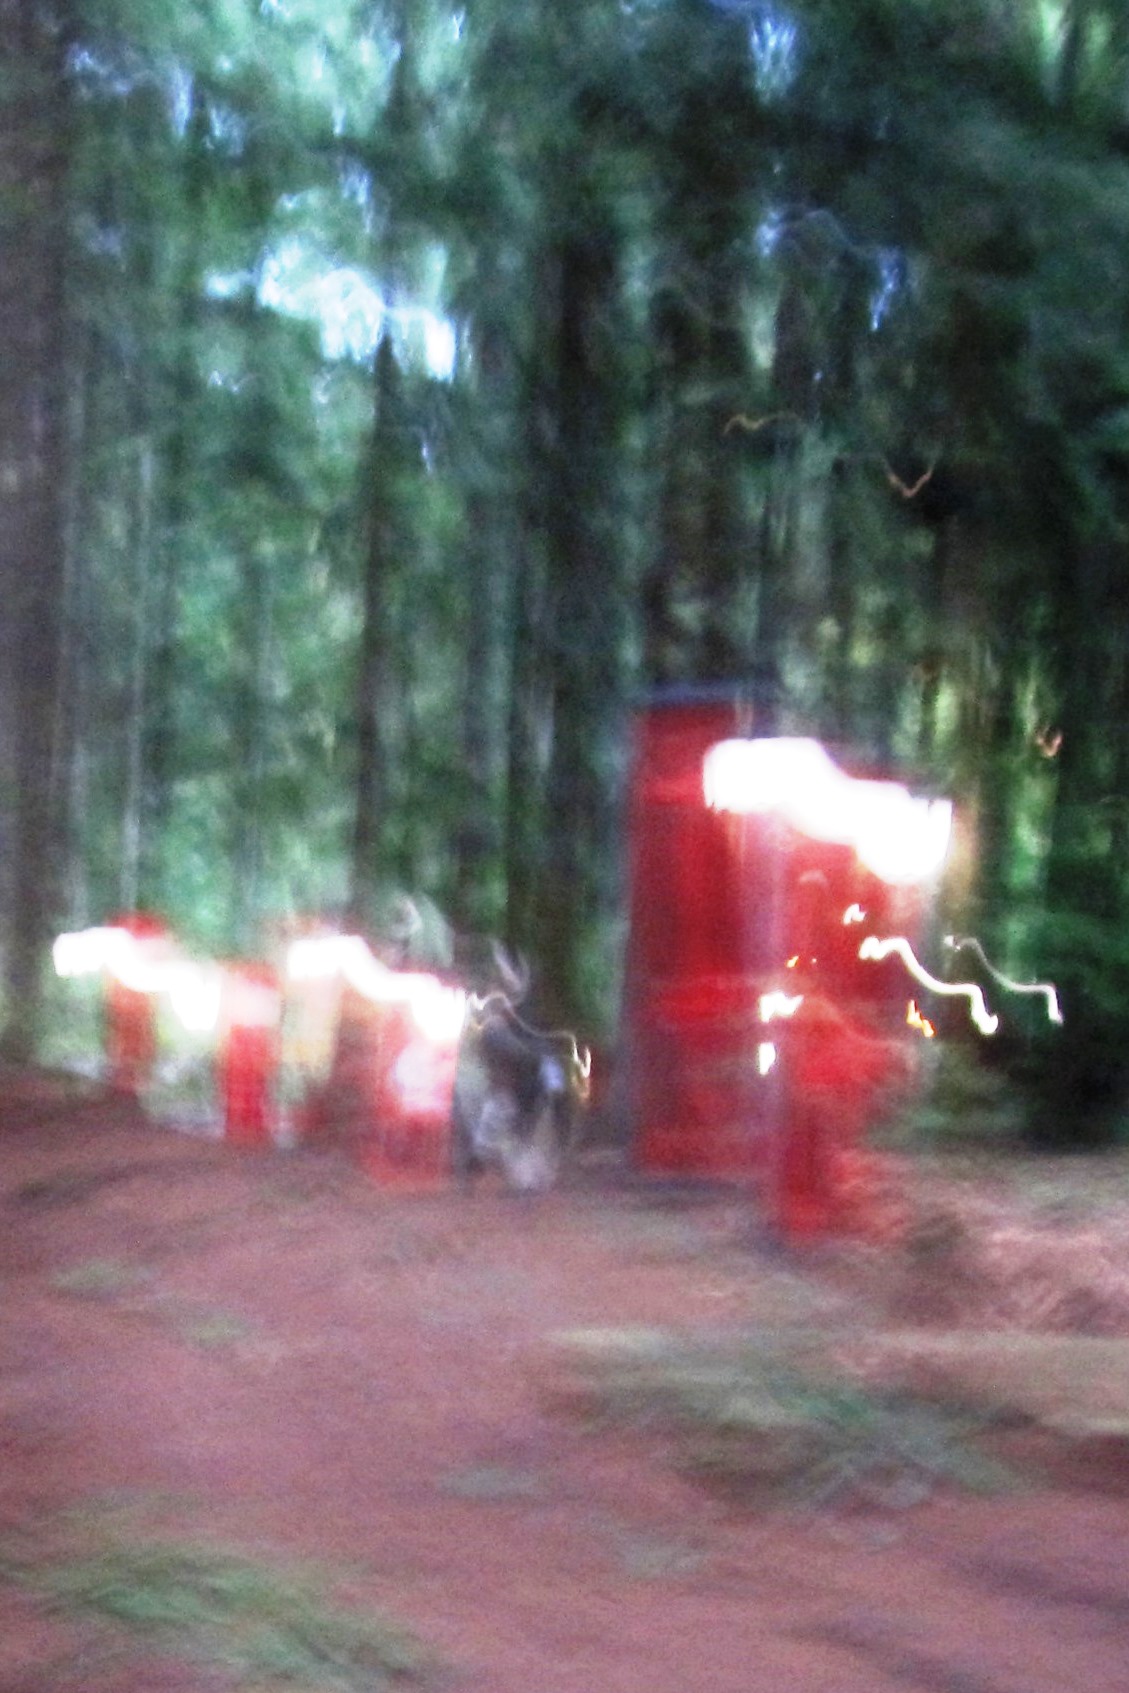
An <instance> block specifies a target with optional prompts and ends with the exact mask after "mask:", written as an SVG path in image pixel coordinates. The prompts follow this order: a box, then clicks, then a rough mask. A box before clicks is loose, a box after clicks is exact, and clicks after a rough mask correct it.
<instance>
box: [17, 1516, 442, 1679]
mask: <svg viewBox="0 0 1129 1693" xmlns="http://www.w3.org/2000/svg"><path fill="white" fill-rule="evenodd" d="M3 1562H4V1573H5V1574H6V1575H7V1576H8V1578H9V1579H11V1580H16V1581H19V1582H20V1583H21V1584H23V1585H26V1586H28V1587H31V1588H32V1589H34V1590H36V1591H37V1592H39V1593H40V1594H41V1595H42V1596H43V1597H44V1598H45V1599H46V1600H47V1601H48V1603H49V1604H50V1605H51V1606H52V1607H55V1608H58V1609H59V1610H62V1611H65V1612H70V1613H79V1614H82V1615H86V1616H91V1617H94V1618H96V1619H98V1620H99V1621H102V1622H104V1623H110V1624H113V1625H116V1627H117V1628H119V1629H121V1630H124V1631H126V1632H127V1633H129V1634H131V1635H134V1636H137V1637H141V1638H143V1639H144V1640H145V1641H146V1642H147V1643H148V1644H149V1645H151V1646H152V1645H156V1646H157V1647H158V1648H160V1649H163V1650H165V1651H167V1652H169V1653H171V1654H175V1655H178V1656H183V1657H190V1658H195V1659H197V1660H202V1661H205V1662H207V1663H210V1664H212V1665H213V1666H216V1667H218V1668H220V1669H221V1670H223V1671H224V1672H225V1673H226V1674H227V1675H229V1676H230V1677H231V1678H232V1679H233V1681H234V1683H235V1685H237V1686H244V1687H250V1686H254V1687H256V1688H259V1687H262V1686H264V1685H270V1686H275V1685H277V1686H279V1687H285V1688H287V1689H292V1690H303V1693H381V1690H383V1689H386V1688H391V1687H393V1686H395V1685H400V1684H402V1683H403V1682H405V1681H419V1680H420V1679H422V1678H423V1677H424V1675H425V1672H426V1670H427V1668H428V1667H429V1661H428V1657H427V1654H426V1653H425V1652H424V1650H423V1648H422V1647H421V1645H420V1643H419V1642H418V1641H417V1640H415V1639H414V1638H413V1637H412V1636H411V1635H410V1634H409V1633H408V1631H407V1630H406V1629H404V1628H402V1627H401V1626H399V1625H398V1624H396V1623H394V1622H392V1621H390V1620H388V1619H387V1618H385V1617H382V1616H380V1615H377V1614H374V1613H372V1612H371V1611H368V1610H366V1611H363V1612H361V1611H358V1610H354V1609H351V1608H347V1607H345V1606H343V1605H341V1604H339V1603H337V1602H335V1601H334V1600H333V1599H332V1598H331V1597H329V1595H328V1593H327V1584H326V1582H325V1580H324V1579H323V1578H322V1577H321V1576H320V1575H318V1574H316V1573H313V1572H307V1571H293V1570H290V1571H282V1570H279V1569H277V1568H275V1567H273V1566H271V1565H268V1564H265V1563H261V1562H258V1561H257V1560H254V1559H251V1558H249V1557H246V1556H244V1555H242V1554H240V1553H236V1552H230V1551H224V1550H217V1549H214V1548H209V1547H203V1546H199V1545H195V1544H191V1543H183V1542H176V1541H144V1540H137V1541H133V1540H129V1539H124V1538H123V1539H110V1540H107V1541H106V1542H105V1543H104V1544H101V1545H98V1546H96V1547H95V1548H94V1549H92V1550H89V1551H87V1552H85V1553H83V1554H82V1555H77V1556H69V1557H68V1556H61V1555H59V1554H58V1553H56V1554H55V1555H54V1556H53V1557H50V1558H46V1559H42V1558H35V1557H28V1556H27V1555H26V1554H25V1555H23V1556H19V1555H12V1554H9V1555H8V1556H7V1557H5V1558H4V1560H3Z"/></svg>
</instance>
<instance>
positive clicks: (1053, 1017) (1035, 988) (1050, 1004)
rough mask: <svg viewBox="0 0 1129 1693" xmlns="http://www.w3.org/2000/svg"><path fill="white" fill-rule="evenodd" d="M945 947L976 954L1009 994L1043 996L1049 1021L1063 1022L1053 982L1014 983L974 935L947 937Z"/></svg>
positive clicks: (993, 978) (994, 979)
mask: <svg viewBox="0 0 1129 1693" xmlns="http://www.w3.org/2000/svg"><path fill="white" fill-rule="evenodd" d="M945 945H946V946H947V947H948V948H949V950H950V951H951V952H974V953H975V954H976V956H977V958H978V959H979V960H980V962H981V964H983V966H984V968H985V970H987V972H988V974H989V976H991V977H992V980H993V981H996V982H998V983H999V984H1000V986H1001V987H1002V988H1006V989H1007V991H1008V992H1009V993H1035V994H1042V996H1043V998H1044V999H1045V1000H1046V1002H1047V1021H1048V1022H1050V1023H1059V1024H1061V1023H1062V1022H1063V1015H1062V1007H1061V1006H1060V1005H1059V1002H1058V992H1057V990H1056V988H1055V986H1054V984H1053V982H1015V981H1013V980H1012V979H1011V977H1010V976H1005V975H1004V973H1003V971H1002V970H997V969H996V967H995V965H994V964H992V963H991V961H990V960H989V958H988V956H987V954H986V953H985V951H984V948H983V947H982V946H981V945H980V942H979V941H978V940H977V939H976V938H975V936H974V935H946V936H945Z"/></svg>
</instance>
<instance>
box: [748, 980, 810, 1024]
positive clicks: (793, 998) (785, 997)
mask: <svg viewBox="0 0 1129 1693" xmlns="http://www.w3.org/2000/svg"><path fill="white" fill-rule="evenodd" d="M759 1003H760V1018H761V1022H762V1023H771V1022H772V1020H773V1018H774V1017H794V1016H795V1015H796V1012H797V1011H798V1010H799V1009H800V1006H801V1005H802V1004H803V1003H804V996H803V994H802V993H796V994H787V993H783V992H782V991H781V989H779V988H773V990H772V991H771V992H770V993H762V994H761V996H760V1002H759Z"/></svg>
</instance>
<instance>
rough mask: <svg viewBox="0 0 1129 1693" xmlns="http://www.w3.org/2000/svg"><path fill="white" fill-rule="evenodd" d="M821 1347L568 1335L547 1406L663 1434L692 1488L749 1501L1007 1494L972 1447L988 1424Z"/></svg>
mask: <svg viewBox="0 0 1129 1693" xmlns="http://www.w3.org/2000/svg"><path fill="white" fill-rule="evenodd" d="M818 1347H819V1337H818V1336H813V1335H810V1334H807V1335H805V1334H802V1333H797V1334H794V1335H791V1336H784V1335H782V1334H780V1333H778V1332H774V1333H772V1334H758V1335H754V1336H751V1337H749V1339H748V1340H747V1342H745V1343H743V1344H741V1343H729V1344H724V1345H709V1344H703V1343H700V1342H698V1343H694V1342H688V1341H684V1340H681V1339H679V1338H678V1337H676V1336H673V1335H666V1334H663V1333H661V1332H655V1333H651V1332H650V1331H645V1332H641V1333H632V1332H629V1331H614V1330H613V1331H607V1332H604V1333H602V1334H599V1335H595V1336H592V1337H590V1338H589V1337H587V1336H585V1335H584V1334H581V1335H579V1336H576V1337H573V1338H572V1340H571V1341H570V1343H569V1344H568V1345H567V1347H566V1349H565V1361H566V1364H565V1367H566V1368H567V1371H568V1375H567V1378H566V1386H565V1388H564V1390H563V1393H562V1391H561V1389H560V1388H559V1387H556V1388H554V1387H553V1385H552V1383H550V1393H551V1397H552V1398H553V1400H554V1402H555V1403H557V1404H560V1405H562V1406H567V1407H568V1408H569V1409H571V1410H573V1411H574V1412H579V1413H581V1414H582V1415H584V1416H585V1417H587V1418H595V1419H597V1420H599V1421H601V1422H603V1423H605V1424H606V1425H609V1426H623V1425H626V1426H628V1427H631V1428H635V1429H638V1430H650V1431H652V1432H654V1431H660V1432H664V1433H666V1434H667V1435H668V1436H672V1437H673V1439H674V1442H675V1448H674V1450H675V1457H676V1460H677V1461H678V1462H679V1463H680V1465H681V1466H683V1467H685V1468H686V1469H687V1471H688V1472H689V1473H690V1474H692V1475H693V1476H695V1477H696V1478H697V1479H698V1480H700V1481H702V1482H704V1483H706V1484H708V1485H709V1486H710V1487H712V1488H715V1489H718V1490H721V1491H723V1492H724V1493H725V1494H726V1495H727V1496H729V1497H736V1498H740V1499H743V1500H745V1501H746V1502H749V1503H758V1504H759V1503H763V1502H764V1501H765V1500H769V1501H773V1500H774V1501H776V1502H778V1503H783V1504H789V1505H792V1506H804V1507H807V1508H822V1507H828V1506H831V1507H834V1506H838V1505H841V1504H852V1503H857V1502H858V1501H859V1500H862V1501H866V1502H869V1503H872V1504H882V1503H885V1504H895V1503H898V1502H911V1501H916V1500H918V1499H920V1498H923V1497H925V1496H927V1495H928V1493H929V1492H931V1491H932V1490H933V1489H934V1488H935V1487H937V1486H949V1487H957V1488H963V1489H966V1490H971V1491H976V1492H995V1491H999V1490H1001V1489H1007V1488H1009V1487H1011V1486H1013V1485H1014V1479H1015V1478H1014V1477H1013V1476H1012V1475H1011V1474H1010V1472H1009V1471H1008V1470H1006V1469H1005V1468H1004V1467H1003V1466H1002V1465H1000V1464H999V1463H997V1462H996V1461H995V1460H993V1459H991V1458H989V1457H987V1456H986V1455H985V1454H984V1452H983V1451H981V1450H978V1446H977V1442H978V1441H979V1440H981V1439H982V1438H983V1436H984V1435H985V1434H986V1433H987V1432H988V1430H989V1426H990V1419H989V1418H986V1417H984V1416H981V1415H974V1414H970V1413H969V1412H968V1411H967V1410H965V1409H964V1408H962V1407H960V1406H958V1405H949V1404H945V1403H944V1402H943V1401H936V1402H933V1401H927V1400H922V1399H916V1398H914V1396H913V1395H911V1394H907V1393H904V1392H900V1391H894V1390H890V1389H884V1388H881V1387H867V1386H863V1385H860V1384H858V1383H856V1382H854V1381H851V1380H850V1379H848V1378H847V1377H842V1378H839V1379H836V1377H835V1376H834V1374H832V1373H829V1372H828V1371H827V1370H826V1368H824V1369H823V1370H822V1371H821V1370H819V1369H818V1368H817V1367H813V1363H812V1359H811V1354H812V1353H813V1351H817V1350H818Z"/></svg>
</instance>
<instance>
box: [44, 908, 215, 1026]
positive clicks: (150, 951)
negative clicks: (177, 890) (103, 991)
mask: <svg viewBox="0 0 1129 1693" xmlns="http://www.w3.org/2000/svg"><path fill="white" fill-rule="evenodd" d="M51 957H52V961H53V963H54V966H55V973H56V975H57V976H60V977H62V978H63V979H65V980H69V979H72V978H74V977H76V976H97V975H100V974H102V973H103V972H105V973H106V974H107V975H109V976H112V977H113V978H114V980H115V981H116V982H118V983H120V985H121V986H122V987H123V988H128V989H129V990H130V991H131V992H132V993H143V994H167V995H168V998H169V1003H170V1004H171V1006H172V1009H173V1012H174V1014H175V1015H176V1016H177V1017H178V1018H179V1019H180V1021H181V1023H182V1024H183V1025H184V1027H185V1028H186V1029H189V1030H191V1031H193V1032H194V1033H198V1034H207V1033H209V1032H210V1031H211V1030H212V1029H214V1028H215V1026H216V1024H217V1022H218V1020H219V1014H220V1003H221V999H222V996H223V971H222V969H221V968H220V967H219V966H218V965H215V964H196V963H193V962H192V961H191V960H189V959H186V958H178V957H177V956H176V955H175V953H172V952H171V951H170V946H169V942H168V941H167V940H165V939H164V938H161V937H157V936H150V937H145V938H141V937H139V936H137V935H133V934H131V933H130V932H129V930H128V929H123V928H118V927H104V928H94V929H80V930H76V931H74V932H72V933H70V934H63V935H59V936H58V937H57V938H56V940H55V942H54V945H53V946H52V948H51Z"/></svg>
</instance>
